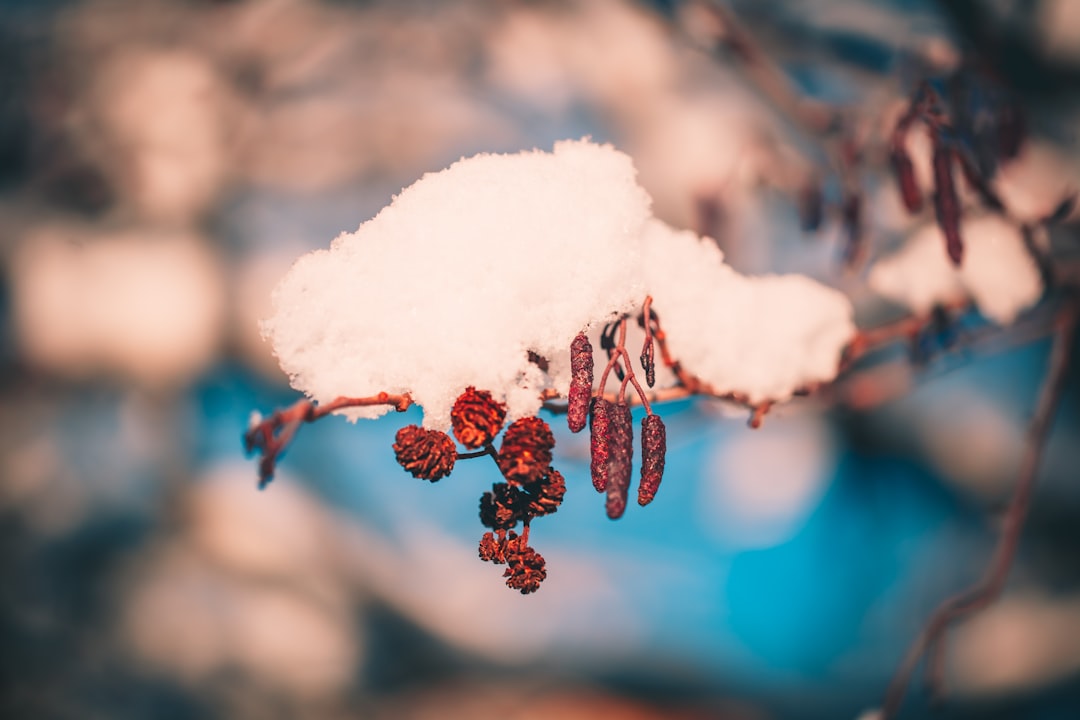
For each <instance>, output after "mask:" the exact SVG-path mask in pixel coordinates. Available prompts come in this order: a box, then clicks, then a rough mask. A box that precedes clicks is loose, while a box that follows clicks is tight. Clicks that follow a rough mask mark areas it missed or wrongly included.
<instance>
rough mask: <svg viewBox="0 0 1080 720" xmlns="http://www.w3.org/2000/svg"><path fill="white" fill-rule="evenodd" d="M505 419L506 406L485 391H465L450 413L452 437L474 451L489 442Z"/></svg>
mask: <svg viewBox="0 0 1080 720" xmlns="http://www.w3.org/2000/svg"><path fill="white" fill-rule="evenodd" d="M505 419H506V406H505V405H503V404H502V403H501V402H499V401H497V400H496V399H495V398H493V397H492V396H491V393H489V392H487V391H486V390H477V389H476V388H474V387H471V386H470V387H468V388H466V389H465V392H463V393H462V394H461V395H460V396H459V397H458V399H457V400H455V401H454V408H453V409H452V410H451V411H450V422H451V423H452V424H453V426H454V437H456V438H457V439H458V442H460V443H461V444H462V445H464V446H465V447H467V448H470V449H475V448H478V447H480V446H481V445H484V444H486V443H489V442H491V441H492V440H493V439H494V438H495V436H496V435H498V434H499V430H501V429H502V425H503V420H505Z"/></svg>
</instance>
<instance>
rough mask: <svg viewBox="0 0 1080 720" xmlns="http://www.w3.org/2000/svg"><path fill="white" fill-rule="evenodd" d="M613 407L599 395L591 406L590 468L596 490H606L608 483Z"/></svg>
mask: <svg viewBox="0 0 1080 720" xmlns="http://www.w3.org/2000/svg"><path fill="white" fill-rule="evenodd" d="M612 407H613V405H612V404H611V403H610V402H609V401H607V400H605V399H604V398H602V397H598V398H594V399H593V401H592V403H591V407H590V408H589V436H590V437H589V458H590V467H589V470H590V471H591V473H592V482H593V487H594V488H596V492H604V490H605V489H606V488H607V483H608V460H609V458H610V456H611V411H612Z"/></svg>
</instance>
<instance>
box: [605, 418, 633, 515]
mask: <svg viewBox="0 0 1080 720" xmlns="http://www.w3.org/2000/svg"><path fill="white" fill-rule="evenodd" d="M609 428H610V429H609V432H608V435H609V437H610V442H611V450H610V454H609V456H608V476H607V503H606V506H607V516H608V517H609V518H611V519H612V520H617V519H618V518H620V517H622V515H623V513H624V512H626V499H627V497H628V496H629V494H630V471H631V469H632V467H631V466H632V464H633V461H634V420H633V418H632V417H631V416H630V406H629V405H627V404H626V403H623V402H620V403H618V404H617V405H614V406H612V408H611V423H610V426H609Z"/></svg>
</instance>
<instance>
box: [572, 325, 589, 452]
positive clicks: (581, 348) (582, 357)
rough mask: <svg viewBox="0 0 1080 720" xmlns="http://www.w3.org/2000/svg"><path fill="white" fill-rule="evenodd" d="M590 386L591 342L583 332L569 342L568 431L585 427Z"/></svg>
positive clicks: (579, 430) (576, 430)
mask: <svg viewBox="0 0 1080 720" xmlns="http://www.w3.org/2000/svg"><path fill="white" fill-rule="evenodd" d="M592 388H593V349H592V343H590V342H589V338H588V337H586V335H585V333H578V334H577V336H576V337H575V338H574V340H573V342H571V343H570V393H569V395H568V402H567V405H566V422H567V424H568V425H569V426H570V432H581V431H582V430H583V429H584V428H585V423H586V422H587V421H588V417H589V399H590V398H591V397H592Z"/></svg>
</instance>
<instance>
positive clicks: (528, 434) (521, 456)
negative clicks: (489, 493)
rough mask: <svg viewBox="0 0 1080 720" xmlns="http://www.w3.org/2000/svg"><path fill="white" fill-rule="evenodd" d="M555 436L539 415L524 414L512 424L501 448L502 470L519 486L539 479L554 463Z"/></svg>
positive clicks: (507, 429) (508, 478)
mask: <svg viewBox="0 0 1080 720" xmlns="http://www.w3.org/2000/svg"><path fill="white" fill-rule="evenodd" d="M554 447H555V436H554V435H552V434H551V428H550V427H549V426H548V424H547V423H546V422H544V421H543V420H541V419H540V418H538V417H523V418H520V419H519V420H515V421H514V422H512V423H510V427H508V428H506V432H505V433H503V440H502V446H501V447H500V448H499V470H500V471H501V472H502V474H503V477H505V478H506V480H507V481H508V482H510V483H513V484H515V485H524V484H525V483H531V482H536V481H537V480H540V479H541V478H542V477H544V473H546V472H547V469H548V467H549V466H550V465H551V451H552V449H553V448H554Z"/></svg>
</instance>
